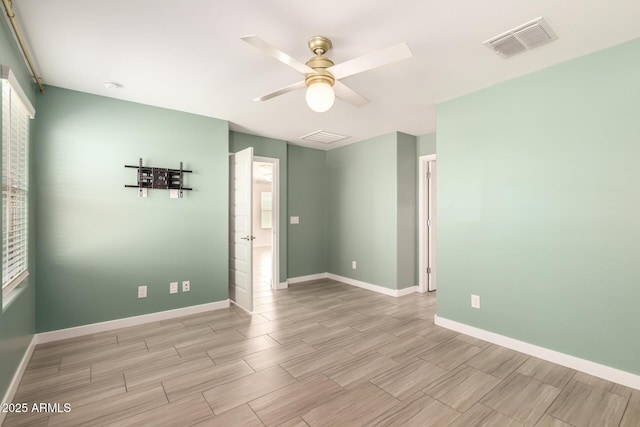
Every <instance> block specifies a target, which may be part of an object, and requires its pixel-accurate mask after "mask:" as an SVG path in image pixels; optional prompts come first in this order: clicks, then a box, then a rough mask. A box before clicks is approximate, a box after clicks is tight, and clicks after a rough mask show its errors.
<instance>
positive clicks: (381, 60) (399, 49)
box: [327, 42, 413, 79]
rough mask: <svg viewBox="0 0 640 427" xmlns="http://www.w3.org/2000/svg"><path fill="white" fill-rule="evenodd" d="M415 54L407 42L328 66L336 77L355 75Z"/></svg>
mask: <svg viewBox="0 0 640 427" xmlns="http://www.w3.org/2000/svg"><path fill="white" fill-rule="evenodd" d="M412 56H413V54H412V53H411V50H410V49H409V46H407V44H406V43H405V42H402V43H399V44H397V45H394V46H391V47H388V48H386V49H382V50H378V51H375V52H372V53H368V54H366V55H362V56H359V57H357V58H354V59H351V60H349V61H346V62H342V63H340V64H337V65H334V66H333V67H330V68H327V71H330V72H331V74H333V76H334V77H335V78H336V79H343V78H345V77H349V76H353V75H354V74H358V73H361V72H363V71H368V70H373V69H374V68H378V67H382V66H383V65H387V64H391V63H393V62H397V61H401V60H403V59H407V58H411V57H412Z"/></svg>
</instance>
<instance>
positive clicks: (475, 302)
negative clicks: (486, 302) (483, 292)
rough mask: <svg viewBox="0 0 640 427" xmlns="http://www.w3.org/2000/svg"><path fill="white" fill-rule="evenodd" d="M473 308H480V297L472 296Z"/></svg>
mask: <svg viewBox="0 0 640 427" xmlns="http://www.w3.org/2000/svg"><path fill="white" fill-rule="evenodd" d="M471 307H472V308H480V296H479V295H471Z"/></svg>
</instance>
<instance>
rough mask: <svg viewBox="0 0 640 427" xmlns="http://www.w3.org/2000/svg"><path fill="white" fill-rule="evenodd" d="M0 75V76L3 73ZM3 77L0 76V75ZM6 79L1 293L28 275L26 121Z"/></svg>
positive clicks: (26, 111) (27, 116)
mask: <svg viewBox="0 0 640 427" xmlns="http://www.w3.org/2000/svg"><path fill="white" fill-rule="evenodd" d="M3 74H4V73H3ZM3 77H4V76H3ZM21 95H22V93H21V91H16V90H15V88H14V87H13V85H12V84H11V82H10V79H8V78H3V79H2V293H3V295H6V294H7V293H8V292H10V291H11V290H12V289H13V288H14V287H15V286H17V285H18V284H19V283H20V282H21V281H22V280H23V279H24V277H26V275H27V274H28V271H27V267H28V252H29V251H28V239H29V236H28V231H29V227H28V225H29V224H28V218H29V216H28V199H29V182H28V179H29V171H28V165H29V119H30V117H31V111H30V110H29V109H28V108H27V107H26V106H25V104H24V102H23V101H22V99H21V98H22V96H21Z"/></svg>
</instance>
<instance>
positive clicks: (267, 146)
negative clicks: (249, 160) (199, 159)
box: [229, 131, 288, 283]
mask: <svg viewBox="0 0 640 427" xmlns="http://www.w3.org/2000/svg"><path fill="white" fill-rule="evenodd" d="M249 147H253V155H254V156H262V157H271V158H275V159H280V203H279V205H278V206H279V207H280V221H279V224H280V282H281V283H284V282H285V281H286V280H287V256H286V254H287V170H288V167H287V143H286V142H285V141H281V140H279V139H272V138H266V137H262V136H256V135H250V134H247V133H242V132H234V131H230V132H229V152H231V153H237V152H238V151H242V150H244V149H245V148H249Z"/></svg>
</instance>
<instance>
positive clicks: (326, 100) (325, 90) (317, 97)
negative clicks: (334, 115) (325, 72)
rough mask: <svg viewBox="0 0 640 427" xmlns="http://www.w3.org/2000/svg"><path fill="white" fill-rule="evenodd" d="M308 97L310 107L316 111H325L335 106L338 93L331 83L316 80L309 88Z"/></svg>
mask: <svg viewBox="0 0 640 427" xmlns="http://www.w3.org/2000/svg"><path fill="white" fill-rule="evenodd" d="M306 99H307V105H308V106H309V108H311V109H312V110H313V111H315V112H316V113H324V112H325V111H329V110H330V109H331V107H333V103H334V102H335V100H336V94H335V92H334V91H333V87H331V85H330V84H329V83H326V82H315V83H312V84H310V85H309V87H308V88H307V93H306Z"/></svg>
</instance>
